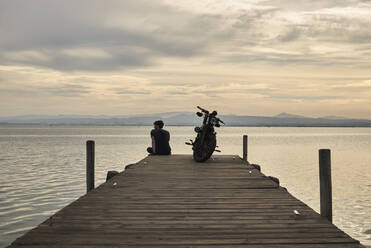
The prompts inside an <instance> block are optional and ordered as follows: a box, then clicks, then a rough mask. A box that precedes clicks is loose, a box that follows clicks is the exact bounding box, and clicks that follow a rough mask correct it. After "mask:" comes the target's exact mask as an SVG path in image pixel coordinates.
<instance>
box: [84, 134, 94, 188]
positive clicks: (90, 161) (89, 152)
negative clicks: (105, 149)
mask: <svg viewBox="0 0 371 248" xmlns="http://www.w3.org/2000/svg"><path fill="white" fill-rule="evenodd" d="M94 164H95V142H94V140H88V141H87V142H86V191H87V192H89V191H90V190H93V189H94Z"/></svg>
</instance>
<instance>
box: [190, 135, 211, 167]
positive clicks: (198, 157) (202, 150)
mask: <svg viewBox="0 0 371 248" xmlns="http://www.w3.org/2000/svg"><path fill="white" fill-rule="evenodd" d="M215 147H216V136H215V134H211V135H207V136H206V137H205V140H204V142H203V144H201V135H198V136H197V138H196V140H195V142H194V143H193V159H194V160H195V161H196V162H205V161H206V160H208V159H209V158H210V157H211V155H212V154H213V152H214V150H215Z"/></svg>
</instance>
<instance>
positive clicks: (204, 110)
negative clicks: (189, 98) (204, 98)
mask: <svg viewBox="0 0 371 248" xmlns="http://www.w3.org/2000/svg"><path fill="white" fill-rule="evenodd" d="M197 108H198V109H199V110H201V111H202V112H204V113H207V114H208V113H209V111H207V110H206V109H204V108H201V107H200V106H197Z"/></svg>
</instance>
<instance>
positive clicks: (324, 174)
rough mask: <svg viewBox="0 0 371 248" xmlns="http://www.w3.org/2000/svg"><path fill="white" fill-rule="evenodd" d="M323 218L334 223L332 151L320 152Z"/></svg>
mask: <svg viewBox="0 0 371 248" xmlns="http://www.w3.org/2000/svg"><path fill="white" fill-rule="evenodd" d="M319 182H320V198H321V216H322V217H324V218H326V219H328V220H329V221H330V222H331V223H332V188H331V187H332V185H331V151H330V149H320V150H319Z"/></svg>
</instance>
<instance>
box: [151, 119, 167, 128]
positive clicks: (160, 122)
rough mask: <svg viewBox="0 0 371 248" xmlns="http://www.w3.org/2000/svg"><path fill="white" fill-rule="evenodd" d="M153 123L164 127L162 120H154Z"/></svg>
mask: <svg viewBox="0 0 371 248" xmlns="http://www.w3.org/2000/svg"><path fill="white" fill-rule="evenodd" d="M153 125H158V126H159V127H160V128H163V127H164V122H163V121H162V120H158V121H155V122H154V123H153Z"/></svg>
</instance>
